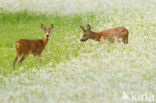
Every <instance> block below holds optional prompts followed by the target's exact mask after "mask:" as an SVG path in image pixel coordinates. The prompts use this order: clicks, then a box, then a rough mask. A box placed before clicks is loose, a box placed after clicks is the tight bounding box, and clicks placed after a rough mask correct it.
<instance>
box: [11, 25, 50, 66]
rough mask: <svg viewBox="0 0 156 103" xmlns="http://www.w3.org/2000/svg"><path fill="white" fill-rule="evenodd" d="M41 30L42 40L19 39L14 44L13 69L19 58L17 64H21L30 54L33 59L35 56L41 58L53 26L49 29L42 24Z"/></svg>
mask: <svg viewBox="0 0 156 103" xmlns="http://www.w3.org/2000/svg"><path fill="white" fill-rule="evenodd" d="M41 28H42V29H43V30H44V38H43V39H20V40H19V41H17V42H16V44H15V45H16V57H15V60H14V62H13V68H15V64H16V61H17V60H18V58H19V57H20V56H22V57H21V59H20V61H19V63H22V62H23V61H24V59H25V58H26V56H27V55H28V54H29V53H32V54H33V55H34V58H35V57H36V56H41V54H42V52H43V50H44V49H45V46H46V45H47V43H48V40H49V36H50V32H51V30H52V29H53V24H52V25H51V26H50V27H49V28H46V27H45V26H44V25H43V24H41Z"/></svg>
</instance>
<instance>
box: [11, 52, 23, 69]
mask: <svg viewBox="0 0 156 103" xmlns="http://www.w3.org/2000/svg"><path fill="white" fill-rule="evenodd" d="M21 55H22V52H20V51H18V50H17V51H16V57H15V59H14V62H13V68H15V64H16V62H17V60H18V58H19V57H20V56H21Z"/></svg>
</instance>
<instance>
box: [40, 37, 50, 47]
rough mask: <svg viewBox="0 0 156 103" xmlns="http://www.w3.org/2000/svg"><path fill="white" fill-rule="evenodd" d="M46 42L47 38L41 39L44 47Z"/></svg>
mask: <svg viewBox="0 0 156 103" xmlns="http://www.w3.org/2000/svg"><path fill="white" fill-rule="evenodd" d="M48 40H49V39H48V38H43V39H42V41H43V43H44V46H46V45H47V43H48Z"/></svg>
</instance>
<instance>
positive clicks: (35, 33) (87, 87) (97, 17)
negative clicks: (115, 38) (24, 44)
mask: <svg viewBox="0 0 156 103" xmlns="http://www.w3.org/2000/svg"><path fill="white" fill-rule="evenodd" d="M16 1H18V0H16ZM40 1H42V0H40ZM25 2H26V3H27V4H26V5H31V2H30V4H29V3H28V2H27V1H25ZM58 2H60V1H58ZM75 2H76V3H75V8H73V9H70V8H71V7H68V6H69V4H72V3H74V1H72V0H71V2H65V3H64V4H63V7H64V6H65V7H68V8H64V11H62V8H61V6H62V5H61V4H59V3H58V4H57V1H56V2H53V3H54V4H55V3H56V7H58V8H56V10H55V9H54V10H53V9H51V8H49V7H51V5H52V6H53V5H54V4H53V3H52V2H50V1H49V4H46V2H42V5H45V4H46V5H47V8H43V7H44V6H43V7H42V6H41V7H40V8H41V12H42V13H41V12H34V11H35V9H37V11H38V10H39V9H38V8H35V7H34V9H33V10H32V11H31V10H27V8H26V7H27V6H24V7H23V9H24V11H23V9H21V8H22V7H19V8H18V6H17V8H16V6H15V7H14V6H12V7H11V8H16V9H15V12H9V10H10V9H9V8H5V6H4V7H3V5H1V4H0V8H1V7H3V9H4V10H2V11H1V12H0V103H43V102H44V103H52V102H54V103H64V102H67V103H103V102H106V103H131V101H128V100H123V99H122V93H123V91H124V92H126V93H127V94H128V95H129V96H130V94H131V92H132V91H134V92H140V93H141V94H143V93H151V94H153V95H154V96H156V91H155V90H156V88H155V84H156V76H155V74H156V62H155V56H156V52H155V50H156V45H155V40H156V36H155V33H156V30H155V26H156V18H155V16H154V12H155V10H156V7H155V6H153V4H155V1H154V0H153V2H152V0H151V1H148V0H142V1H139V0H131V1H129V2H125V1H124V0H113V1H112V3H110V1H109V0H101V1H100V0H97V1H96V2H97V4H98V3H99V4H98V5H99V6H96V5H94V6H93V4H94V3H95V2H94V0H92V2H93V4H92V2H91V3H90V4H89V2H87V1H86V2H84V3H82V4H81V5H80V4H79V2H80V1H79V0H78V1H75ZM44 3H45V4H44ZM80 3H81V2H80ZM101 5H103V6H101ZM85 6H86V8H85ZM76 7H78V8H76ZM48 8H49V14H46V13H47V10H48ZM81 8H83V9H84V11H83V10H82V9H81ZM87 8H90V11H88V10H89V9H87ZM8 9H9V10H8ZM20 10H21V11H20ZM57 10H60V13H59V12H58V11H57ZM16 11H19V12H16ZM43 11H45V13H44V12H43ZM55 11H56V12H55ZM69 11H70V12H69ZM95 11H96V12H95ZM62 12H63V13H62ZM61 13H62V14H61ZM64 14H66V15H64ZM88 23H89V24H91V29H92V30H93V31H102V30H105V29H108V28H113V27H117V26H125V27H126V28H127V29H128V30H129V43H128V44H127V45H125V44H123V43H113V44H112V43H110V42H108V41H103V42H101V43H99V42H96V41H93V40H88V41H87V42H84V43H83V42H80V38H81V36H82V33H83V32H82V30H81V29H80V27H79V26H80V25H81V24H83V25H84V26H85V27H86V24H88ZM41 24H45V25H46V27H48V26H49V25H50V24H54V29H53V30H52V32H51V36H50V40H49V42H48V44H47V46H46V49H45V51H44V52H43V54H42V62H40V61H39V60H38V59H37V60H35V59H34V58H33V56H32V55H29V56H28V57H27V58H26V59H25V61H24V62H23V64H22V65H19V64H17V65H16V69H13V68H12V62H13V60H14V58H15V55H16V52H15V43H16V41H18V40H19V39H21V38H27V39H36V38H42V37H43V31H42V29H41V27H40V25H41ZM144 102H148V101H143V102H141V103H144ZM154 102H155V101H154ZM154 102H153V103H154ZM136 103H140V102H139V101H138V102H136Z"/></svg>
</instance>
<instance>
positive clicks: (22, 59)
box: [19, 54, 26, 64]
mask: <svg viewBox="0 0 156 103" xmlns="http://www.w3.org/2000/svg"><path fill="white" fill-rule="evenodd" d="M25 57H26V55H25V54H23V56H22V58H21V59H20V61H19V64H22V63H23V61H24V59H25Z"/></svg>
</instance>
